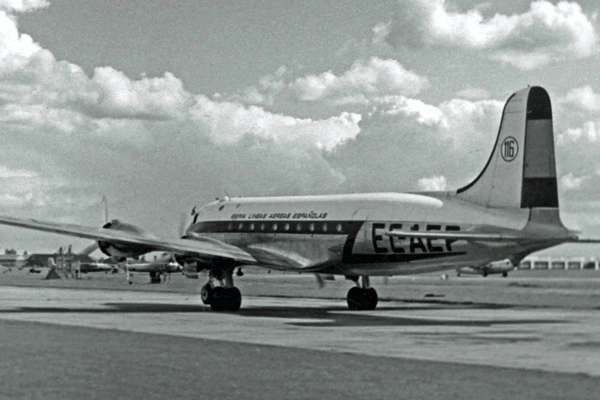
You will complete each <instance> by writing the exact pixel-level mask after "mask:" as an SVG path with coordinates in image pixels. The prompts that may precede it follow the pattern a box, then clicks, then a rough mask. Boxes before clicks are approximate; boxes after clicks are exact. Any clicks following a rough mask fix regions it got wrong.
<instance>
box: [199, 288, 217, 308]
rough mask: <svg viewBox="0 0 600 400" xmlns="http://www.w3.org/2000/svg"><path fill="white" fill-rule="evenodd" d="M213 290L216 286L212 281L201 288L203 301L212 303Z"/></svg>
mask: <svg viewBox="0 0 600 400" xmlns="http://www.w3.org/2000/svg"><path fill="white" fill-rule="evenodd" d="M213 290H214V288H213V287H212V285H211V284H210V283H207V284H206V285H204V286H202V289H200V298H201V299H202V303H204V304H210V302H211V300H212V297H213Z"/></svg>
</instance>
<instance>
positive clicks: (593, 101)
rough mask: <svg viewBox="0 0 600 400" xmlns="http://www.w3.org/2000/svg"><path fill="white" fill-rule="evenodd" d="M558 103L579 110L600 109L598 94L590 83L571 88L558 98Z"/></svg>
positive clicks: (593, 110)
mask: <svg viewBox="0 0 600 400" xmlns="http://www.w3.org/2000/svg"><path fill="white" fill-rule="evenodd" d="M560 103H561V104H563V105H568V106H571V107H574V108H576V109H578V110H581V111H587V112H598V111H600V94H598V93H596V92H595V91H594V89H592V87H591V86H590V85H585V86H582V87H578V88H573V89H571V90H569V92H567V94H566V95H565V96H563V97H561V99H560Z"/></svg>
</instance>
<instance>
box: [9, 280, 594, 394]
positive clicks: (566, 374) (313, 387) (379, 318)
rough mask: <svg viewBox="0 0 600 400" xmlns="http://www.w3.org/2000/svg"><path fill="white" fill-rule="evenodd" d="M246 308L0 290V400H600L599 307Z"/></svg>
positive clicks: (322, 302) (123, 295)
mask: <svg viewBox="0 0 600 400" xmlns="http://www.w3.org/2000/svg"><path fill="white" fill-rule="evenodd" d="M242 307H243V308H242V310H241V311H240V312H239V313H231V314H228V313H214V312H212V311H210V309H209V308H207V307H205V306H203V305H200V304H199V300H198V298H197V296H195V295H193V294H190V293H168V292H143V291H127V290H118V291H117V290H93V289H86V290H74V289H67V288H40V287H38V288H29V287H10V286H4V287H0V321H1V322H0V327H2V328H1V329H0V332H1V333H0V340H1V344H0V349H2V352H1V354H3V356H2V357H1V358H0V360H1V361H0V362H1V363H2V364H3V366H2V368H1V371H2V372H0V378H1V380H0V382H3V383H0V397H2V398H27V397H29V398H44V399H46V398H65V399H69V398H82V396H83V397H86V398H106V396H109V395H112V394H113V393H120V395H121V397H122V398H164V397H165V393H166V392H165V391H167V392H168V393H167V394H169V395H170V396H176V397H179V398H185V397H186V396H188V395H189V394H190V393H194V397H196V398H208V397H213V396H214V395H218V397H219V398H225V399H227V398H237V399H240V398H242V399H246V398H276V397H279V398H348V397H350V398H364V397H366V396H369V397H374V398H411V399H418V398H429V399H430V398H431V397H432V396H435V397H437V398H449V397H456V398H480V399H495V398H506V396H507V395H510V397H511V398H513V399H514V398H561V399H562V398H571V399H575V398H589V399H597V398H598V391H599V390H600V378H599V376H600V313H599V312H598V311H597V310H594V309H577V310H572V309H571V310H569V309H560V308H539V307H538V308H531V307H525V306H521V307H514V306H502V305H494V304H487V303H486V304H483V303H482V304H477V303H474V304H468V305H464V304H436V303H418V302H410V303H407V302H398V301H385V302H382V303H381V304H380V306H379V308H378V309H377V310H375V311H370V312H351V311H348V310H347V309H346V307H345V304H344V303H343V301H342V300H339V299H338V300H330V299H290V298H273V297H254V296H245V297H244V303H243V305H242ZM15 365H16V366H18V368H16V369H15ZM38 374H39V375H38ZM90 380H93V383H92V382H89V381H90ZM5 382H10V384H8V385H7V384H5ZM159 382H162V383H159ZM129 387H135V388H136V389H135V393H134V391H129V390H128V388H129ZM46 389H47V390H46ZM90 390H91V392H89V391H90ZM215 391H216V392H215ZM134 394H135V395H134ZM161 394H162V396H161ZM203 395H206V396H207V397H203ZM36 396H37V397H36ZM53 396H54V397H53ZM138 396H143V397H138Z"/></svg>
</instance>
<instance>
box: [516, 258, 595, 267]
mask: <svg viewBox="0 0 600 400" xmlns="http://www.w3.org/2000/svg"><path fill="white" fill-rule="evenodd" d="M518 269H540V270H547V269H567V270H568V269H593V270H598V269H600V261H599V259H598V258H597V257H596V258H587V257H541V256H531V257H526V258H525V259H523V261H521V264H519V267H518Z"/></svg>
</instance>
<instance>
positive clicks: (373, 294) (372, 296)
mask: <svg viewBox="0 0 600 400" xmlns="http://www.w3.org/2000/svg"><path fill="white" fill-rule="evenodd" d="M364 299H365V310H374V309H375V308H376V307H377V302H378V301H379V298H378V297H377V291H376V290H375V289H373V288H368V289H364Z"/></svg>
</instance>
